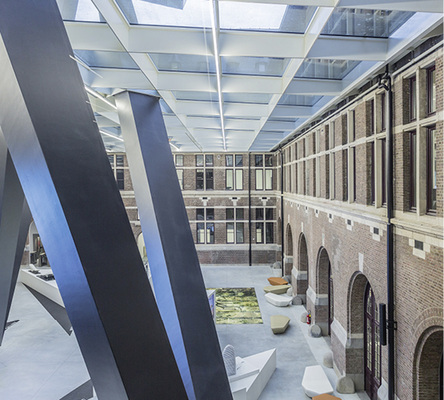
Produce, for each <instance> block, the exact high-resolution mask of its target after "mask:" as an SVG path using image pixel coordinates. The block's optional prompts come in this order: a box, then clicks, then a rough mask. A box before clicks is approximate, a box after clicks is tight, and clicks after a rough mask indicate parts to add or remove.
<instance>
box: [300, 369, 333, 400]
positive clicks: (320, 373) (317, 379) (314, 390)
mask: <svg viewBox="0 0 444 400" xmlns="http://www.w3.org/2000/svg"><path fill="white" fill-rule="evenodd" d="M302 387H303V388H304V391H305V394H306V395H307V396H308V397H313V396H318V395H320V394H332V393H333V387H332V386H331V384H330V381H329V380H328V378H327V375H325V372H324V370H323V369H322V367H321V366H320V365H313V366H311V367H306V368H305V371H304V377H303V378H302Z"/></svg>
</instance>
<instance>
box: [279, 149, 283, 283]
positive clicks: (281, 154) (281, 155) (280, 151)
mask: <svg viewBox="0 0 444 400" xmlns="http://www.w3.org/2000/svg"><path fill="white" fill-rule="evenodd" d="M279 155H280V158H281V268H282V276H284V152H283V151H282V147H279Z"/></svg>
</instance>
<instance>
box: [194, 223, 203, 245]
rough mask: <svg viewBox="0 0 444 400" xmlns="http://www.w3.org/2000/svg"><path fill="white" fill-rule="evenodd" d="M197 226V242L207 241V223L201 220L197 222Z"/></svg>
mask: <svg viewBox="0 0 444 400" xmlns="http://www.w3.org/2000/svg"><path fill="white" fill-rule="evenodd" d="M196 228H197V235H196V236H197V243H205V224H204V223H203V222H199V223H197V224H196Z"/></svg>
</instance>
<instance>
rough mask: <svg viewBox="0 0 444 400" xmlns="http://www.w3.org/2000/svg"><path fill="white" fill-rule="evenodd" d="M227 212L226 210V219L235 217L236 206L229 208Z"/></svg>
mask: <svg viewBox="0 0 444 400" xmlns="http://www.w3.org/2000/svg"><path fill="white" fill-rule="evenodd" d="M225 212H226V219H228V220H230V219H234V208H227V209H226V210H225Z"/></svg>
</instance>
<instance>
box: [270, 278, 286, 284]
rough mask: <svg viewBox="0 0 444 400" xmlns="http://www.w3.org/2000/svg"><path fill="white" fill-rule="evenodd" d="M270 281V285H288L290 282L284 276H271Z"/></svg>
mask: <svg viewBox="0 0 444 400" xmlns="http://www.w3.org/2000/svg"><path fill="white" fill-rule="evenodd" d="M268 282H270V285H273V286H277V285H288V282H287V281H286V280H285V279H284V278H277V277H271V278H268Z"/></svg>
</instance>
